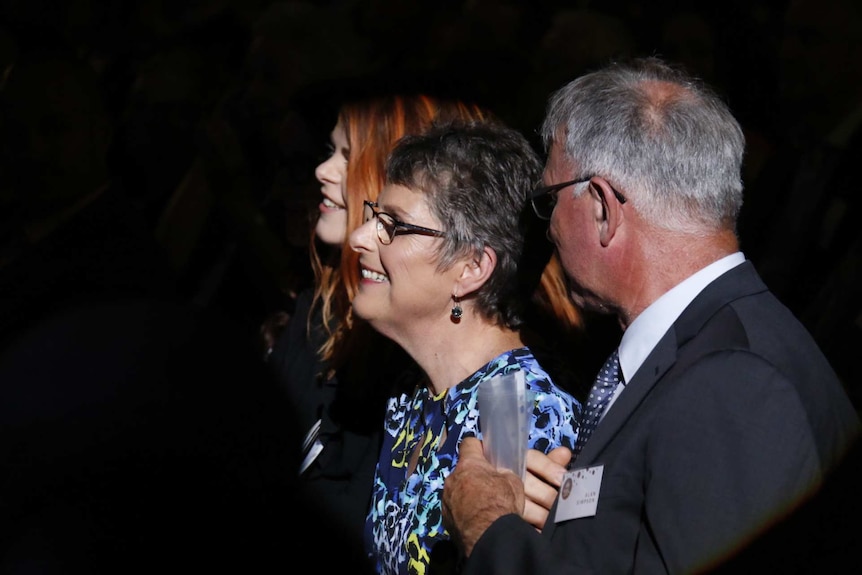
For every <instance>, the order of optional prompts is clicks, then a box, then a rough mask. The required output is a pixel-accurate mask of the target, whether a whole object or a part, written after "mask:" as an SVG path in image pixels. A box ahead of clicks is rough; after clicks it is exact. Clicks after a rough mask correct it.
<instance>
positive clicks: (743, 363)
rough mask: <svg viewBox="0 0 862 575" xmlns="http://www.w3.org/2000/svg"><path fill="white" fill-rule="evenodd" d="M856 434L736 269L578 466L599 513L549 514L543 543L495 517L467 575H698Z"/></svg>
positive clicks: (651, 363)
mask: <svg viewBox="0 0 862 575" xmlns="http://www.w3.org/2000/svg"><path fill="white" fill-rule="evenodd" d="M858 433H859V420H858V416H857V413H856V412H855V410H854V409H853V407H852V405H851V403H850V402H849V400H848V398H847V396H846V394H845V392H844V390H843V389H842V387H841V384H840V383H839V380H838V379H837V378H836V376H835V374H834V372H833V370H832V369H831V368H830V366H829V364H828V363H827V361H826V359H825V358H824V357H823V355H822V354H821V353H820V351H819V350H818V348H817V346H816V345H815V343H814V342H813V340H812V339H811V337H810V336H809V335H808V333H807V332H806V331H805V329H804V328H803V327H802V326H801V324H800V323H799V322H798V321H797V320H796V319H795V318H794V317H793V315H792V314H791V313H790V312H789V311H788V310H787V309H786V308H785V307H784V306H783V305H782V304H781V303H779V302H778V301H777V300H776V299H775V298H774V297H773V296H772V294H771V293H770V292H769V291H768V290H767V288H766V286H765V285H764V284H763V282H762V281H761V280H760V278H759V277H758V275H757V273H756V272H755V271H754V268H753V266H752V265H751V264H750V263H748V262H746V263H745V264H742V265H740V266H738V267H737V268H735V269H733V270H730V271H728V272H727V273H725V274H724V275H722V276H721V277H719V278H718V279H716V280H715V281H714V282H713V283H712V284H710V285H709V286H707V288H706V289H705V290H704V291H703V292H702V293H701V294H700V295H698V297H697V298H696V299H695V300H694V301H693V302H692V303H691V304H690V305H689V306H688V308H686V310H685V311H684V312H683V313H682V315H681V316H680V317H679V318H678V319H677V321H676V322H675V323H674V324H673V326H672V327H671V329H669V330H668V332H667V333H666V334H665V335H664V337H663V338H662V339H661V341H660V342H659V343H658V345H657V346H656V348H655V349H654V350H653V351H652V353H650V355H649V356H648V357H647V359H646V360H645V361H644V363H643V365H642V366H641V367H640V369H639V370H638V371H637V373H635V374H634V375H633V376H632V377H631V379H630V381H629V382H628V384H627V387H626V389H625V391H624V392H623V393H622V394H621V395H620V396H619V397H618V398H617V400H616V402H615V403H614V404H613V406H612V407H611V409H610V410H609V411H608V413H607V414H606V415H605V418H604V419H603V420H602V422H601V424H600V425H599V427H598V428H597V429H596V431H595V433H594V434H593V436H592V437H591V438H590V441H589V442H588V443H587V444H586V446H585V447H584V449H583V451H582V452H581V455H580V457H579V458H578V461H577V462H576V464H575V466H576V467H583V466H592V465H604V475H603V479H602V485H601V490H600V494H599V501H598V509H597V512H596V515H595V516H594V517H589V518H582V519H575V520H570V521H565V522H561V523H559V524H555V523H554V522H553V517H554V513H555V512H556V509H555V508H554V509H552V510H551V515H550V518H549V521H548V523H547V524H546V526H545V529H544V531H543V533H542V534H541V535H538V534H537V533H535V531H534V530H533V529H532V528H531V527H530V526H529V525H527V524H526V523H524V522H523V521H521V520H520V519H519V518H518V517H516V516H514V515H509V516H506V517H503V518H500V519H499V520H498V521H496V522H495V523H494V524H493V525H492V526H491V527H490V528H489V529H488V531H487V532H486V533H485V534H484V535H483V536H482V538H481V539H480V540H479V542H478V544H477V545H476V546H475V548H474V551H473V554H472V555H471V557H470V559H469V561H468V563H467V572H468V573H492V572H493V573H515V572H518V573H555V574H559V573H601V574H603V575H605V574H612V573H632V572H634V573H692V572H702V571H706V570H708V569H709V568H712V567H714V566H715V565H717V564H719V563H721V562H722V561H724V560H725V559H726V558H727V557H729V556H731V555H732V554H733V553H735V552H736V551H737V550H738V549H739V548H740V547H742V546H744V545H746V544H747V543H748V542H749V541H751V539H752V538H753V537H755V536H756V535H758V534H759V533H760V532H762V531H763V530H766V529H767V528H768V527H769V526H770V525H771V524H773V523H775V522H777V521H779V520H780V519H781V518H782V516H784V515H786V514H787V513H788V512H790V511H791V509H792V507H793V506H794V505H795V504H796V503H798V502H799V501H800V500H801V499H803V498H804V496H806V495H807V494H809V492H810V491H811V490H812V489H814V488H815V487H816V486H818V485H819V483H820V482H821V480H822V479H823V478H824V474H825V473H826V472H827V470H829V469H831V468H833V466H835V465H836V463H837V462H838V461H839V459H840V457H841V455H842V453H844V452H845V450H846V449H847V447H848V445H850V444H851V443H852V441H853V439H854V438H855V437H856V436H857V435H858ZM857 493H858V490H857V491H854V492H852V493H848V494H847V497H848V498H851V497H855V498H858V495H857ZM787 553H789V554H793V553H798V554H799V557H807V555H803V550H802V549H790V550H787ZM788 563H790V562H788ZM791 564H792V563H791Z"/></svg>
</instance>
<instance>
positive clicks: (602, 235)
mask: <svg viewBox="0 0 862 575" xmlns="http://www.w3.org/2000/svg"><path fill="white" fill-rule="evenodd" d="M590 193H591V194H592V195H593V200H594V204H593V205H594V209H595V211H594V214H595V216H596V223H597V224H598V228H599V241H600V242H601V244H602V247H607V246H608V245H609V244H610V243H611V240H613V238H614V236H615V235H616V233H617V230H618V229H619V227H620V226H621V225H622V223H623V220H624V219H625V210H623V206H622V203H621V202H620V201H619V200H618V199H617V197H616V194H615V193H614V189H613V188H612V187H611V185H610V184H609V183H608V182H607V180H605V179H604V178H601V177H595V178H593V179H592V180H591V181H590Z"/></svg>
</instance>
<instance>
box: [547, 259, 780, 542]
mask: <svg viewBox="0 0 862 575" xmlns="http://www.w3.org/2000/svg"><path fill="white" fill-rule="evenodd" d="M763 291H767V288H766V286H765V285H764V284H763V282H762V280H761V279H760V277H759V276H758V275H757V272H756V271H755V270H754V266H753V265H752V264H751V262H748V261H746V262H744V263H742V264H740V265H739V266H737V267H735V268H733V269H731V270H729V271H727V272H726V273H724V274H722V275H721V276H719V277H718V278H716V280H715V281H713V282H712V283H711V284H709V285H708V286H707V287H706V288H705V289H704V290H703V291H702V292H701V293H700V294H698V296H697V297H696V298H695V299H694V300H693V301H692V302H691V303H690V304H689V305H688V307H686V309H685V310H684V311H683V312H682V314H680V316H679V318H677V320H676V321H675V322H674V323H673V325H672V326H671V327H670V328H669V329H668V331H667V332H666V333H665V334H664V336H663V337H662V338H661V339H660V340H659V342H658V344H656V346H655V348H653V350H652V352H651V353H650V354H649V355H648V356H647V358H646V359H645V360H644V362H643V364H641V366H640V368H638V370H637V372H636V373H635V374H634V375H633V376H632V378H631V380H630V381H628V382H627V383H626V387H625V390H624V393H621V394H620V396H619V397H618V398H617V399H616V400H615V401H614V403H613V405H612V406H611V409H610V410H609V411H608V412H607V414H606V415H605V417H604V418H603V419H602V421H601V422H600V423H599V426H598V427H597V428H596V430H595V431H594V432H593V434H592V436H591V437H590V440H589V441H588V442H587V444H586V445H585V446H584V448H583V450H582V451H581V454H580V456H579V457H578V461H577V464H576V466H577V467H588V466H590V465H595V464H600V463H602V460H601V455H602V452H603V451H604V450H605V448H606V447H607V445H608V444H609V443H610V442H611V441H612V440H613V439H614V437H616V435H617V434H618V433H619V432H620V430H621V429H622V428H623V426H624V425H625V424H626V422H627V421H628V420H629V418H631V416H632V415H633V414H634V412H635V411H636V410H637V409H638V406H640V404H641V403H642V402H643V401H644V399H645V398H646V397H647V395H649V393H650V391H651V390H652V389H653V387H654V386H655V385H656V384H657V383H658V381H659V380H660V379H661V378H662V377H663V376H664V374H665V373H667V371H668V370H669V369H671V368H672V367H673V366H674V364H676V362H677V360H678V359H679V357H680V350H681V349H682V348H684V347H685V345H686V344H687V343H688V342H689V341H691V340H692V339H693V338H694V337H695V336H696V335H697V334H698V332H700V330H701V329H702V328H703V326H704V325H705V324H706V323H707V322H708V321H709V319H710V318H712V317H713V316H714V315H715V314H716V313H718V312H719V310H721V309H722V308H724V307H725V306H726V305H728V304H729V303H731V302H732V301H734V300H736V299H739V298H740V297H744V296H748V295H751V294H755V293H759V292H763ZM555 514H556V503H555V504H554V506H553V507H552V509H551V511H550V514H549V521H548V523H546V524H545V528H544V531H545V532H546V535H548V536H552V534H553V532H554V530H555V528H556V524H555V522H554V515H555Z"/></svg>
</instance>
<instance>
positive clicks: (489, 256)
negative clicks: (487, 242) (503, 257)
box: [453, 246, 497, 297]
mask: <svg viewBox="0 0 862 575" xmlns="http://www.w3.org/2000/svg"><path fill="white" fill-rule="evenodd" d="M495 267H497V253H496V252H495V251H494V249H493V248H491V247H488V246H485V247H484V248H483V249H482V252H481V253H479V254H478V255H474V256H473V257H471V258H469V259H467V260H465V261H464V262H463V264H462V267H461V274H460V275H459V276H458V280H457V285H456V287H455V291H454V292H453V293H457V294H458V295H459V296H460V297H464V296H466V295H468V294H470V293H473V292H474V291H476V290H478V289H479V288H481V287H482V286H483V285H485V282H486V281H488V278H489V277H491V274H492V273H493V272H494V268H495Z"/></svg>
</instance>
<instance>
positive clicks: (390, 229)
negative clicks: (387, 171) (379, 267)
mask: <svg viewBox="0 0 862 575" xmlns="http://www.w3.org/2000/svg"><path fill="white" fill-rule="evenodd" d="M363 203H364V204H365V208H364V209H365V221H366V222H367V221H368V220H370V219H371V218H377V225H376V226H375V229H376V230H377V239H379V240H380V243H381V244H383V245H387V246H388V245H389V244H391V243H392V240H393V239H394V238H395V236H397V235H405V234H420V235H423V236H436V237H441V236H444V235H446V234H445V233H443V232H441V231H440V230H432V229H431V228H425V227H422V226H415V225H413V224H407V223H404V222H402V221H401V220H397V219H395V218H394V217H393V216H392V215H391V214H387V213H386V212H381V211H378V210H377V209H375V208H377V202H371V201H368V200H365V201H364V202H363Z"/></svg>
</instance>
